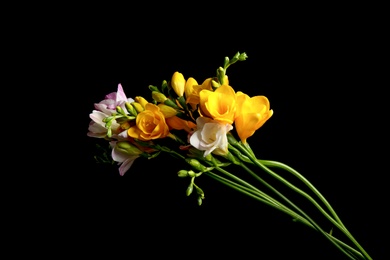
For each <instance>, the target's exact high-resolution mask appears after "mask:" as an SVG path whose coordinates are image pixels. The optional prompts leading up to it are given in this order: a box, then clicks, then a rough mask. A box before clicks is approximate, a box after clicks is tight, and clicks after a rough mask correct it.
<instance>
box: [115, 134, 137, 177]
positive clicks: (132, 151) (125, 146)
mask: <svg viewBox="0 0 390 260" xmlns="http://www.w3.org/2000/svg"><path fill="white" fill-rule="evenodd" d="M110 146H111V148H112V151H111V157H112V159H113V160H114V161H116V162H118V165H120V167H119V174H120V175H121V176H123V175H124V174H125V173H126V172H127V171H128V170H129V169H130V167H131V165H133V163H134V161H135V159H137V158H138V157H140V154H142V151H141V150H140V149H138V148H137V147H136V146H134V145H132V144H131V143H129V142H127V141H120V142H118V141H111V142H110Z"/></svg>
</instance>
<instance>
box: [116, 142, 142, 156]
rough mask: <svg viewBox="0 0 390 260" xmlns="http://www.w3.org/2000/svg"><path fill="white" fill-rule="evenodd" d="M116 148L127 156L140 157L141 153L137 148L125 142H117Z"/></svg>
mask: <svg viewBox="0 0 390 260" xmlns="http://www.w3.org/2000/svg"><path fill="white" fill-rule="evenodd" d="M116 148H117V149H119V150H120V151H121V152H123V153H125V154H128V155H140V154H141V153H142V151H141V150H140V149H139V148H138V147H136V146H135V145H133V144H131V143H129V142H127V141H119V142H117V143H116Z"/></svg>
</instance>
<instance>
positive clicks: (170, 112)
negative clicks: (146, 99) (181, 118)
mask: <svg viewBox="0 0 390 260" xmlns="http://www.w3.org/2000/svg"><path fill="white" fill-rule="evenodd" d="M158 107H159V108H160V110H161V112H162V113H163V115H164V117H165V118H169V117H172V116H175V115H176V114H177V111H176V109H174V108H172V107H170V106H167V105H164V104H158Z"/></svg>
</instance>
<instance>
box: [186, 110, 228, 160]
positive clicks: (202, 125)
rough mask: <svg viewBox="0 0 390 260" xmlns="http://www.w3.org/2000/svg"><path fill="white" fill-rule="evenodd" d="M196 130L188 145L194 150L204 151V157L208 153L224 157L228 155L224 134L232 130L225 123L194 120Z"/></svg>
mask: <svg viewBox="0 0 390 260" xmlns="http://www.w3.org/2000/svg"><path fill="white" fill-rule="evenodd" d="M196 127H197V130H196V131H195V132H194V133H193V134H192V135H191V137H190V143H191V145H192V146H194V147H195V148H196V149H198V150H201V151H205V152H204V156H207V155H209V154H210V153H214V154H218V155H225V154H227V153H228V140H227V136H226V134H227V133H228V132H229V131H230V130H232V129H233V126H232V125H230V124H227V123H221V122H218V121H215V120H212V119H210V118H207V117H198V118H197V119H196Z"/></svg>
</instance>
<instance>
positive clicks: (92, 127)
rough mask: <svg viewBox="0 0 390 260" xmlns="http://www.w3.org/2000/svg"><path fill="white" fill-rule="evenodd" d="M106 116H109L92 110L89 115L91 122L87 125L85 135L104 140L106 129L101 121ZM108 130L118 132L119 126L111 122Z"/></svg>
mask: <svg viewBox="0 0 390 260" xmlns="http://www.w3.org/2000/svg"><path fill="white" fill-rule="evenodd" d="M108 116H110V115H107V114H105V113H103V112H101V111H98V110H93V111H92V113H91V114H89V117H90V118H91V119H92V121H91V122H90V123H89V126H88V133H87V135H88V136H89V137H96V138H105V137H106V136H107V132H108V129H107V128H106V126H105V125H106V123H104V122H103V119H105V118H106V117H108ZM110 128H111V130H112V131H113V132H118V130H119V129H120V125H119V124H118V123H117V122H116V121H113V122H112V124H111V126H110Z"/></svg>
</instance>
